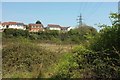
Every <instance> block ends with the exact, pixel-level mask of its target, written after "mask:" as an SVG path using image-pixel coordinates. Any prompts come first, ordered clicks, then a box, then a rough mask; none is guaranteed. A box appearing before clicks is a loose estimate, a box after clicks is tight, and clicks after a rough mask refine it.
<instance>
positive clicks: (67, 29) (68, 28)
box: [61, 27, 72, 32]
mask: <svg viewBox="0 0 120 80" xmlns="http://www.w3.org/2000/svg"><path fill="white" fill-rule="evenodd" d="M71 29H72V28H71V27H61V31H64V32H67V31H70V30H71Z"/></svg>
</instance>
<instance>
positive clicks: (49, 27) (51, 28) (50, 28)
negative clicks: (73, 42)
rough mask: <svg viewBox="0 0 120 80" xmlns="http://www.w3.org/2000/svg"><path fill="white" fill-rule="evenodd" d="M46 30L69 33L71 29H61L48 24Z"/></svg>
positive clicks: (58, 26)
mask: <svg viewBox="0 0 120 80" xmlns="http://www.w3.org/2000/svg"><path fill="white" fill-rule="evenodd" d="M46 29H48V30H58V31H63V32H66V31H70V30H71V29H72V28H71V27H70V26H69V27H61V26H60V25H56V24H48V25H47V27H46Z"/></svg>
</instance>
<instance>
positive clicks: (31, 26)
mask: <svg viewBox="0 0 120 80" xmlns="http://www.w3.org/2000/svg"><path fill="white" fill-rule="evenodd" d="M28 26H29V32H38V31H44V28H43V25H42V24H29V25H28Z"/></svg>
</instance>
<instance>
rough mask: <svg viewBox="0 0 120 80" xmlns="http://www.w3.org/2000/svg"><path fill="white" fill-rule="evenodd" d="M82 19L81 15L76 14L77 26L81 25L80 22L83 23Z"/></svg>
mask: <svg viewBox="0 0 120 80" xmlns="http://www.w3.org/2000/svg"><path fill="white" fill-rule="evenodd" d="M82 20H83V19H82V15H81V14H80V16H78V18H77V21H78V22H77V23H78V25H79V26H82V24H83V23H82Z"/></svg>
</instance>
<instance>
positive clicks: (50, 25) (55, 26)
mask: <svg viewBox="0 0 120 80" xmlns="http://www.w3.org/2000/svg"><path fill="white" fill-rule="evenodd" d="M47 27H54V28H61V26H60V25H56V24H48V26H47Z"/></svg>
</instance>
